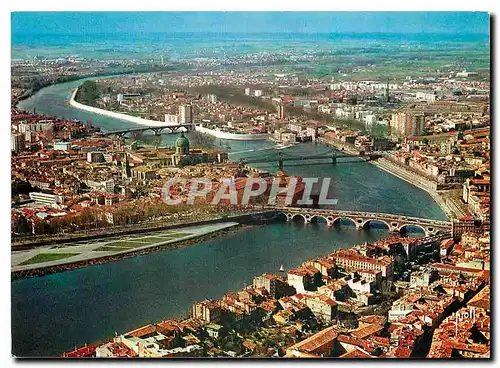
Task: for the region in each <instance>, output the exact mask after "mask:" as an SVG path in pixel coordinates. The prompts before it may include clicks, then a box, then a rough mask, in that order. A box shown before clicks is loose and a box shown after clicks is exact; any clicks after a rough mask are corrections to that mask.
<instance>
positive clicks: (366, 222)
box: [361, 219, 392, 231]
mask: <svg viewBox="0 0 500 368" xmlns="http://www.w3.org/2000/svg"><path fill="white" fill-rule="evenodd" d="M371 222H374V223H380V224H384V225H385V226H386V227H387V230H389V231H390V230H391V229H392V227H391V224H390V223H388V222H387V221H385V220H381V219H368V220H366V221H365V222H363V224H362V225H361V226H362V228H363V229H366V228H368V225H369V224H370V223H371Z"/></svg>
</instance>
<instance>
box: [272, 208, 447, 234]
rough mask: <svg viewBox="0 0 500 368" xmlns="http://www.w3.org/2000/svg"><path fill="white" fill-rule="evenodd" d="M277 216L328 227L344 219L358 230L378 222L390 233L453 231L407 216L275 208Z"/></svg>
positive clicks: (441, 225)
mask: <svg viewBox="0 0 500 368" xmlns="http://www.w3.org/2000/svg"><path fill="white" fill-rule="evenodd" d="M275 211H276V215H277V216H278V215H280V214H281V215H285V216H286V219H287V221H292V220H293V219H294V218H296V217H297V216H300V217H302V218H303V219H304V222H305V223H306V224H307V223H310V222H311V221H314V220H317V219H318V218H323V219H324V220H325V221H326V223H327V225H328V226H333V225H334V224H335V223H338V222H339V221H340V220H342V219H347V220H350V221H351V222H352V223H353V224H354V225H355V226H356V228H357V229H358V230H361V229H363V228H365V227H366V226H367V225H368V224H369V223H370V222H373V221H377V222H379V223H383V224H385V225H386V226H387V228H388V229H389V231H390V232H401V230H404V229H405V228H406V227H408V226H415V227H418V228H420V229H421V230H423V231H424V233H425V235H426V236H431V235H434V234H436V233H438V232H440V231H451V222H449V221H440V220H433V219H425V218H418V217H410V216H405V215H395V214H390V213H379V212H359V211H338V210H329V209H311V208H298V207H283V208H279V209H278V208H275Z"/></svg>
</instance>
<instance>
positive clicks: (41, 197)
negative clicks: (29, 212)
mask: <svg viewBox="0 0 500 368" xmlns="http://www.w3.org/2000/svg"><path fill="white" fill-rule="evenodd" d="M29 196H30V199H32V200H34V201H35V202H36V203H37V204H40V205H45V206H53V205H57V204H63V203H64V197H63V196H59V195H55V194H48V193H38V192H31V193H29Z"/></svg>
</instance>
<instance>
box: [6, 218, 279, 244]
mask: <svg viewBox="0 0 500 368" xmlns="http://www.w3.org/2000/svg"><path fill="white" fill-rule="evenodd" d="M270 213H272V211H264V212H262V211H261V212H252V213H239V214H238V213H236V214H233V215H224V214H217V215H214V214H210V215H207V216H203V217H202V216H198V217H196V219H195V220H194V221H193V219H192V218H189V219H186V218H185V217H181V218H179V219H177V220H176V219H166V220H162V221H156V222H148V223H146V224H136V225H126V226H116V227H112V228H102V229H93V230H86V231H84V232H81V233H78V232H72V233H60V234H56V235H38V236H31V237H30V236H26V237H22V238H13V239H11V248H12V250H13V251H17V250H27V249H31V248H35V247H38V246H43V245H48V244H52V245H53V244H61V243H65V242H71V241H81V240H92V239H98V238H108V237H113V236H117V235H132V234H141V233H146V232H152V231H159V230H171V229H178V228H181V227H187V226H196V225H206V224H212V223H218V222H228V221H236V222H239V223H247V222H252V221H253V217H252V215H254V214H260V215H264V216H265V215H267V214H270ZM167 221H168V224H166V223H167Z"/></svg>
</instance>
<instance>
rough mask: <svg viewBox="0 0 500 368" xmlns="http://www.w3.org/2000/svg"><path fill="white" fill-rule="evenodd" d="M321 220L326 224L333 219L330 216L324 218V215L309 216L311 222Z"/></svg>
mask: <svg viewBox="0 0 500 368" xmlns="http://www.w3.org/2000/svg"><path fill="white" fill-rule="evenodd" d="M320 218H322V219H323V220H325V222H326V223H327V224H328V223H329V222H330V221H331V220H333V218H332V217H331V216H324V215H312V216H311V222H312V221H313V220H318V219H320Z"/></svg>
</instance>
